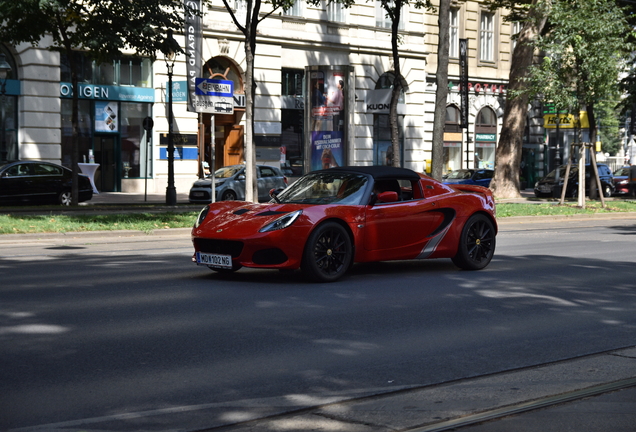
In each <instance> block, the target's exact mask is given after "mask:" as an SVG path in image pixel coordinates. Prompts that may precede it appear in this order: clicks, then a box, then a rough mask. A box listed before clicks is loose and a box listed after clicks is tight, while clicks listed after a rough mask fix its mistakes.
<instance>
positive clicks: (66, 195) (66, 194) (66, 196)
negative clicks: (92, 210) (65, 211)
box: [57, 191, 71, 206]
mask: <svg viewBox="0 0 636 432" xmlns="http://www.w3.org/2000/svg"><path fill="white" fill-rule="evenodd" d="M57 200H58V202H59V203H60V205H63V206H69V205H71V191H63V192H61V193H60V194H59V195H58V197H57Z"/></svg>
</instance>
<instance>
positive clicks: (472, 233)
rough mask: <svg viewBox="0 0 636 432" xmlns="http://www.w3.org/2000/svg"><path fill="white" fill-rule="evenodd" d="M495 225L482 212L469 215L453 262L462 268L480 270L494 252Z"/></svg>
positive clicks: (488, 261)
mask: <svg viewBox="0 0 636 432" xmlns="http://www.w3.org/2000/svg"><path fill="white" fill-rule="evenodd" d="M495 242H496V241H495V226H494V225H493V223H492V221H491V220H490V219H489V218H488V217H487V216H485V215H483V214H476V215H473V216H471V217H470V219H468V221H467V222H466V224H465V225H464V228H463V229H462V234H461V236H460V238H459V246H458V248H457V254H456V255H455V256H454V257H453V263H455V265H456V266H457V267H459V268H461V269H464V270H480V269H483V268H484V267H486V266H487V265H488V264H489V263H490V260H492V257H493V255H494V254H495Z"/></svg>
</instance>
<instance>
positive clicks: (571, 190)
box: [534, 164, 614, 198]
mask: <svg viewBox="0 0 636 432" xmlns="http://www.w3.org/2000/svg"><path fill="white" fill-rule="evenodd" d="M596 166H597V168H598V176H599V178H600V179H601V189H602V191H603V196H605V197H609V196H611V195H612V193H614V182H613V180H612V177H613V176H612V171H611V170H610V169H609V167H608V166H607V165H605V164H597V165H596ZM566 168H567V165H561V166H560V167H558V168H556V169H554V170H552V171H551V172H550V173H549V174H548V175H547V176H545V177H543V178H542V179H539V181H537V182H536V183H535V185H534V195H535V196H536V197H538V198H546V197H554V198H560V197H561V190H562V189H563V178H564V177H565V171H566ZM557 174H558V175H557ZM592 178H593V168H592V165H590V164H587V165H585V194H586V195H588V194H589V193H590V184H591V183H592ZM578 193H579V167H578V166H577V165H574V164H572V165H571V166H570V177H569V179H568V186H567V190H566V191H565V196H566V197H569V198H575V197H577V196H578Z"/></svg>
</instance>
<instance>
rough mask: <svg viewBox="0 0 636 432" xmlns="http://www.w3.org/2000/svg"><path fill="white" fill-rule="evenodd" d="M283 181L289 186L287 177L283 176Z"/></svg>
mask: <svg viewBox="0 0 636 432" xmlns="http://www.w3.org/2000/svg"><path fill="white" fill-rule="evenodd" d="M283 181H284V182H285V185H286V186H287V185H288V184H289V183H287V177H285V176H283Z"/></svg>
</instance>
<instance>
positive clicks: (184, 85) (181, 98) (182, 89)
mask: <svg viewBox="0 0 636 432" xmlns="http://www.w3.org/2000/svg"><path fill="white" fill-rule="evenodd" d="M166 88H168V85H166ZM187 101H188V82H187V81H173V82H172V102H187Z"/></svg>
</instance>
